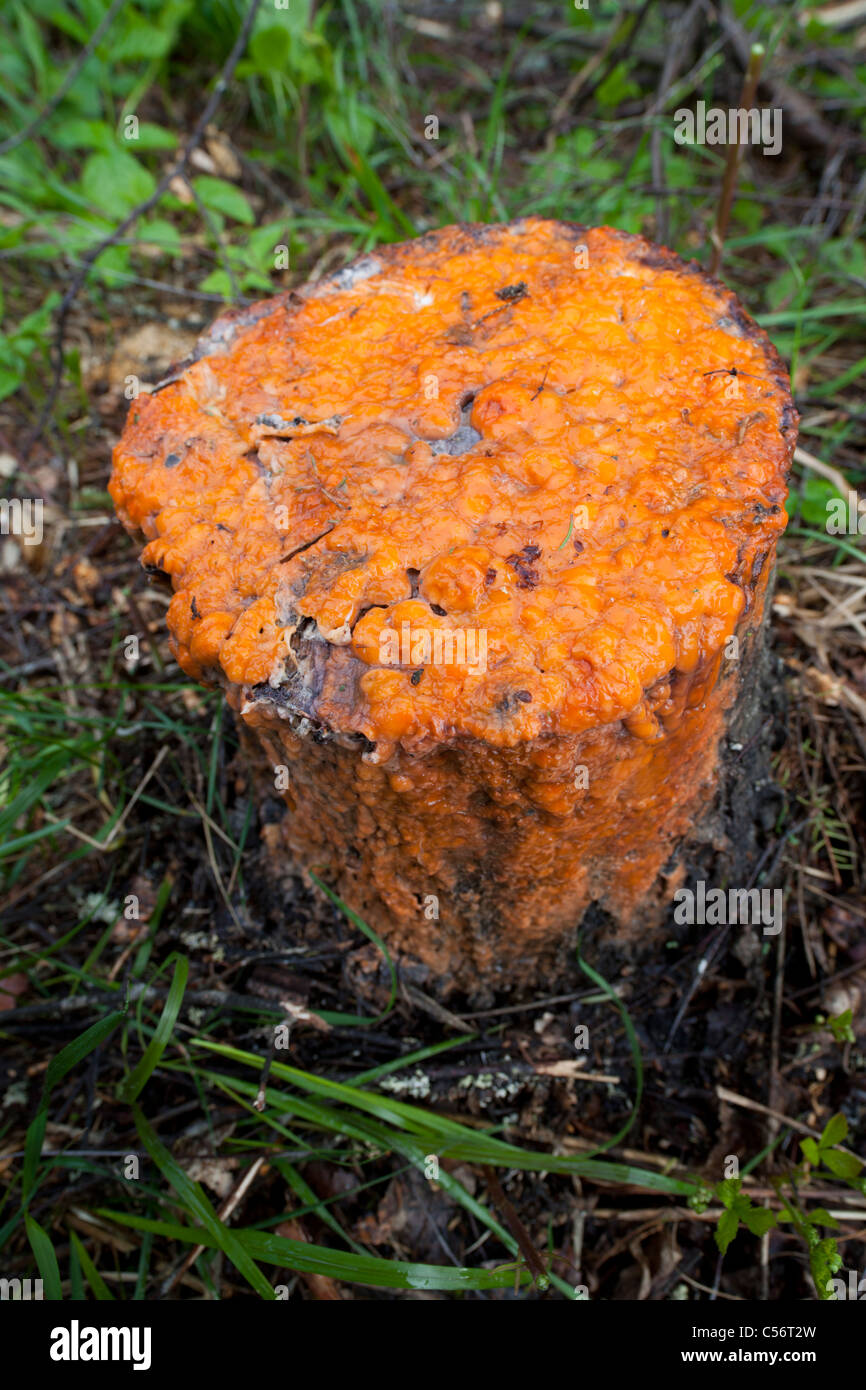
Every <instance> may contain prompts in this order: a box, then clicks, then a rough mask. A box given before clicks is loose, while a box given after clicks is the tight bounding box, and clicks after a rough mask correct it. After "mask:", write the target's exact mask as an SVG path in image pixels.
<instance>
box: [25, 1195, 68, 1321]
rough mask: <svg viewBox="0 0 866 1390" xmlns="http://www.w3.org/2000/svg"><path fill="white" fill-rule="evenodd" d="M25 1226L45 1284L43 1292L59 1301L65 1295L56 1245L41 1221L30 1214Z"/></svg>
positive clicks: (46, 1296) (53, 1299) (27, 1216)
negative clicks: (35, 1219) (41, 1224)
mask: <svg viewBox="0 0 866 1390" xmlns="http://www.w3.org/2000/svg"><path fill="white" fill-rule="evenodd" d="M24 1227H25V1230H26V1231H27V1239H28V1240H29V1242H30V1249H31V1250H32V1251H33V1255H34V1258H35V1260H36V1264H37V1267H38V1269H39V1275H40V1278H41V1279H42V1283H43V1286H44V1287H43V1290H42V1292H43V1294H44V1296H45V1298H49V1299H51V1300H52V1302H55V1303H58V1302H59V1301H60V1300H61V1298H62V1297H63V1293H62V1289H61V1284H60V1268H59V1266H58V1264H57V1256H56V1254H55V1253H54V1246H53V1245H52V1244H51V1240H50V1238H49V1236H48V1235H47V1233H46V1232H45V1231H44V1230H43V1229H42V1227H41V1226H40V1225H39V1222H38V1221H34V1220H33V1217H32V1216H30V1215H29V1214H26V1215H25V1217H24Z"/></svg>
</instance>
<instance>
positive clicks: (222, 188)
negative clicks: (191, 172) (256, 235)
mask: <svg viewBox="0 0 866 1390" xmlns="http://www.w3.org/2000/svg"><path fill="white" fill-rule="evenodd" d="M192 184H193V188H194V189H195V191H196V193H197V194H198V196H199V197H200V198H201V200H202V202H203V203H204V205H205V207H206V208H208V209H210V210H211V211H212V212H221V213H223V214H224V216H226V217H231V218H232V219H233V220H234V221H235V222H245V223H246V224H247V226H251V225H252V224H253V223H254V222H255V220H256V219H255V214H254V212H253V210H252V208H251V207H250V205H249V203H248V201H247V198H246V194H245V193H242V192H241V190H240V189H239V188H236V187H235V185H234V184H233V183H227V182H226V180H225V179H215V178H211V177H210V175H209V174H202V175H200V176H199V178H196V179H193V181H192Z"/></svg>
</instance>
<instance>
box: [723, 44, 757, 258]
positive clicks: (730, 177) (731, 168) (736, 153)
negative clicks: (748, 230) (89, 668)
mask: <svg viewBox="0 0 866 1390" xmlns="http://www.w3.org/2000/svg"><path fill="white" fill-rule="evenodd" d="M763 62H764V45H763V44H760V43H754V44H752V51H751V53H750V54H749V66H748V68H747V69H746V77H745V81H744V82H743V90H742V92H741V93H740V107H741V109H743V110H745V111H749V110H751V107H752V103H753V102H754V100H755V97H756V95H757V91H758V78H759V77H760V75H761V67H762V65H763ZM744 143H745V142H744V141H739V140H738V141H737V143H736V145H729V146H728V159H727V163H726V164H725V181H724V183H723V185H722V196H721V199H720V201H719V210H718V212H717V214H716V225H715V227H714V228H713V232H712V235H711V237H710V240H711V242H712V245H713V254H712V256H711V258H710V274H711V275H718V273H719V266H720V265H721V262H722V247H723V246H724V243H725V233H726V232H727V230H728V219H729V218H730V215H731V207H732V205H733V202H734V192H735V190H736V187H737V172H738V170H739V167H740V160H741V159H742V157H743V144H744Z"/></svg>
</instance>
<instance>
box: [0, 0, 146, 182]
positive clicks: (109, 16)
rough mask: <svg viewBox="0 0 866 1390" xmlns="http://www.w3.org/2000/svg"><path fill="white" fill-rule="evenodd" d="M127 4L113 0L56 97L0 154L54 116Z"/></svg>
mask: <svg viewBox="0 0 866 1390" xmlns="http://www.w3.org/2000/svg"><path fill="white" fill-rule="evenodd" d="M125 4H126V0H113V4H112V5H111V8H110V9H109V10H107V11H106V13H105V15H104V16H103V18H102V20H101V22H100V23H99V24H98V25H97V26H96V28H95V29H94V31H93V34H92V35H91V37H90V39H89V40H88V42H87V44H86V46H85V47H84V48H83V49H82V50H81V52H80V53H79V55H78V57H77V58H76V60H75V62H74V63H73V64H72V67H71V68H70V69H69V71H68V73H67V74H66V76H65V77H64V79H63V81H62V82H61V84H60V86H59V87H58V88H57V91H56V92H55V93H54V96H53V97H52V98H51V100H50V101H49V102H48V104H47V106H44V107H43V108H42V110H41V111H40V112H39V113H38V114H37V115H36V116H34V117H33V120H32V121H31V122H30V124H29V125H26V126H25V127H24V129H23V130H19V131H18V132H17V133H16V134H15V135H10V136H9V138H8V140H4V141H3V142H2V144H0V154H8V153H9V151H10V150H14V149H17V148H18V146H19V145H23V144H24V141H25V140H29V139H30V138H31V136H33V135H35V134H36V132H37V130H38V129H39V128H40V126H43V125H44V124H45V122H46V121H47V120H48V117H49V116H52V115H53V114H54V112H55V111H56V110H57V108H58V106H59V105H60V103H61V101H62V100H63V98H64V97H65V96H66V94H67V92H68V91H69V89H70V88H71V87H72V85H73V83H74V82H75V79H76V78H77V77H78V74H79V73H80V72H81V69H82V68H83V67H84V64H85V63H86V62H87V60H88V58H91V57H92V56H93V51H94V49H95V48H96V45H97V44H98V43H99V40H100V39H101V38H102V36H103V34H104V33H105V31H106V29H107V28H108V26H109V24H111V23H113V21H114V18H115V16H116V15H117V13H118V11H119V10H121V9H122V8H123V6H124V5H125Z"/></svg>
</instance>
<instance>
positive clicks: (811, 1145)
mask: <svg viewBox="0 0 866 1390" xmlns="http://www.w3.org/2000/svg"><path fill="white" fill-rule="evenodd" d="M800 1148H801V1149H802V1151H803V1156H804V1157H805V1158H806V1159H807V1160H808V1161H809V1163H811V1164H812V1166H813V1168H817V1167H819V1165H820V1163H821V1151H820V1149H819V1148H818V1145H817V1144H816V1142H815V1140H814V1139H801V1140H800Z"/></svg>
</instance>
